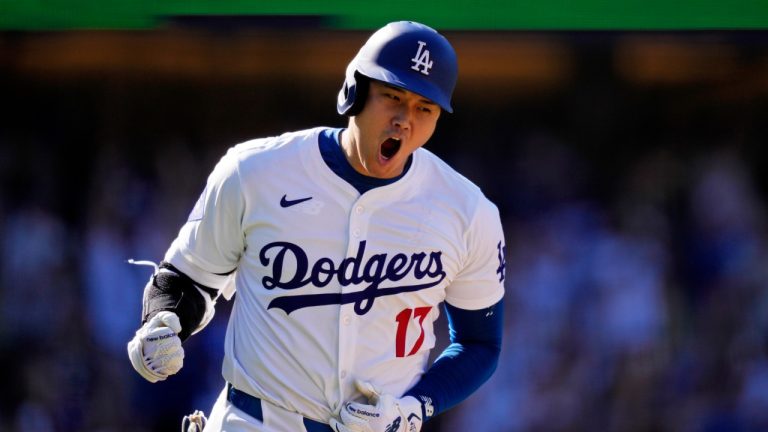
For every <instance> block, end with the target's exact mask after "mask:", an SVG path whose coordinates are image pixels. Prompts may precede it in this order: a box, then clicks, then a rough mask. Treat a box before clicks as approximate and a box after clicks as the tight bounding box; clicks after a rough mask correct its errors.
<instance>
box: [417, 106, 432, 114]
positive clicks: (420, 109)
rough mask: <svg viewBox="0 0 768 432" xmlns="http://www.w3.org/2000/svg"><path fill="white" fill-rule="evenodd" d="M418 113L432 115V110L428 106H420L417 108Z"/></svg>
mask: <svg viewBox="0 0 768 432" xmlns="http://www.w3.org/2000/svg"><path fill="white" fill-rule="evenodd" d="M419 111H421V112H423V113H425V114H431V113H432V108H430V107H428V106H421V107H419Z"/></svg>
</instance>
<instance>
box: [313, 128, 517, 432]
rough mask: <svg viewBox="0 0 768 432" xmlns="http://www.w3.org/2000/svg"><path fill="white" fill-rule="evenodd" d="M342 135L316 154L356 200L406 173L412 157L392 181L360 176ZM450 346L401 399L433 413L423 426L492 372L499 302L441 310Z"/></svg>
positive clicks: (326, 139)
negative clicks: (428, 406) (356, 195)
mask: <svg viewBox="0 0 768 432" xmlns="http://www.w3.org/2000/svg"><path fill="white" fill-rule="evenodd" d="M341 131H342V129H330V128H329V129H326V130H324V131H323V132H321V133H320V137H319V140H318V141H319V145H320V153H321V155H322V156H323V160H324V161H325V163H326V164H327V165H328V167H329V168H330V169H331V170H332V171H333V172H334V173H336V175H338V176H339V177H341V178H342V179H344V180H345V181H347V182H348V183H349V184H351V185H352V186H354V187H355V189H357V191H358V192H360V194H363V193H365V192H367V191H369V190H371V189H373V188H376V187H379V186H385V185H388V184H391V183H393V182H396V181H397V180H399V179H400V178H401V177H402V176H404V175H405V173H406V172H408V169H409V168H410V166H411V159H412V157H409V158H408V162H407V163H406V165H405V169H404V170H403V173H402V174H400V175H399V176H397V177H395V178H391V179H379V178H374V177H368V176H366V175H363V174H360V173H358V172H357V171H355V169H354V168H353V167H352V165H350V163H349V161H348V160H347V158H346V156H345V155H344V152H343V150H342V149H341V144H340V141H339V137H340V133H341ZM444 309H445V313H446V317H447V319H448V328H449V331H450V340H451V344H450V345H449V346H448V347H447V348H446V349H445V350H444V351H443V352H442V353H441V354H440V356H439V357H438V358H437V360H435V362H434V363H433V364H432V365H431V366H430V367H429V369H428V370H427V371H426V372H425V373H424V375H422V377H421V379H420V380H419V382H418V383H416V385H415V386H413V388H411V389H410V390H408V391H407V392H406V393H405V394H404V395H403V396H413V397H415V398H416V399H418V400H419V401H421V402H422V404H424V403H425V401H426V400H429V403H430V404H431V405H432V408H433V409H434V412H433V413H432V415H431V416H427V415H426V409H422V414H423V415H424V416H425V421H426V420H428V419H429V417H433V416H435V415H437V414H439V413H441V412H443V411H445V410H447V409H449V408H451V407H453V406H454V405H456V404H458V403H459V402H461V401H463V400H464V399H466V398H467V397H469V395H471V394H472V393H473V392H474V391H475V390H477V389H478V387H480V385H482V384H483V383H484V382H485V381H487V380H488V378H490V376H491V375H492V374H493V372H494V371H495V370H496V366H497V364H498V359H499V353H500V352H501V334H502V329H503V315H504V308H503V303H502V301H499V302H498V303H496V304H495V305H493V306H491V307H489V308H485V309H480V310H467V309H460V308H457V307H454V306H451V305H449V304H447V303H445V304H444Z"/></svg>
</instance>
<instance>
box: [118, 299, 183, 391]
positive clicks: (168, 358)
mask: <svg viewBox="0 0 768 432" xmlns="http://www.w3.org/2000/svg"><path fill="white" fill-rule="evenodd" d="M180 331H181V324H180V323H179V317H178V316H176V314H175V313H173V312H168V311H163V312H159V313H158V314H157V315H155V316H154V317H152V319H150V320H149V321H147V323H146V324H144V325H143V326H142V327H141V328H140V329H138V330H137V331H136V335H135V336H134V337H133V339H131V341H130V342H128V358H129V359H130V360H131V365H133V368H134V369H136V372H138V373H139V375H141V376H143V377H144V378H145V379H146V380H147V381H149V382H152V383H154V382H158V381H162V380H164V379H166V378H168V377H169V376H171V375H173V374H175V373H176V372H178V371H179V370H181V367H182V366H183V365H184V348H182V347H181V339H179V336H178V334H179V332H180Z"/></svg>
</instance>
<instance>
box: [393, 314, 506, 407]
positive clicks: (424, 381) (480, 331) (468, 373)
mask: <svg viewBox="0 0 768 432" xmlns="http://www.w3.org/2000/svg"><path fill="white" fill-rule="evenodd" d="M503 306H504V303H503V300H502V301H499V302H498V303H496V304H495V305H493V306H491V307H489V308H483V309H479V310H467V309H460V308H457V307H455V306H451V305H450V304H447V303H446V304H445V312H446V317H447V319H448V325H449V329H450V341H451V344H450V345H449V346H448V347H447V348H446V349H445V350H444V351H443V352H442V353H441V354H440V356H439V357H438V358H437V360H435V362H434V363H433V364H432V366H431V367H430V368H429V369H428V370H427V371H426V373H424V375H422V377H421V379H420V380H419V382H418V383H416V385H415V386H414V387H413V388H411V389H410V390H408V391H407V392H406V393H405V395H404V396H413V397H415V398H416V399H417V400H419V401H420V402H421V403H422V405H423V408H424V411H423V415H424V419H425V420H429V418H431V417H433V416H435V415H437V414H440V413H441V412H444V411H445V410H447V409H449V408H451V407H453V406H454V405H456V404H458V403H459V402H461V401H463V400H464V399H466V398H467V397H469V396H470V395H471V394H472V393H474V392H475V390H477V389H478V388H479V387H480V386H481V385H482V384H483V383H484V382H486V381H487V380H488V378H490V377H491V375H493V372H494V371H495V370H496V366H497V365H498V361H499V354H500V352H501V339H502V333H503V328H504V307H503Z"/></svg>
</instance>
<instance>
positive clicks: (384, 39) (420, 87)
mask: <svg viewBox="0 0 768 432" xmlns="http://www.w3.org/2000/svg"><path fill="white" fill-rule="evenodd" d="M457 78H458V62H457V59H456V52H455V51H454V49H453V47H452V46H451V44H450V43H449V42H448V40H447V39H446V38H445V37H443V36H442V35H441V34H440V33H438V32H437V31H435V30H434V29H432V28H431V27H428V26H426V25H424V24H420V23H416V22H412V21H398V22H393V23H389V24H387V25H386V26H384V27H382V28H381V29H379V30H378V31H376V32H375V33H374V34H373V35H371V37H370V38H369V39H368V41H366V43H365V44H364V45H363V46H362V48H360V51H358V53H357V55H356V56H355V57H354V58H353V59H352V61H351V62H350V63H349V65H348V66H347V70H346V75H345V79H344V85H343V86H342V87H341V90H340V91H339V95H338V98H337V101H336V109H337V111H338V112H339V114H341V115H347V116H353V115H356V114H358V113H360V111H362V109H363V106H364V105H365V100H366V97H367V90H368V86H369V81H370V80H377V81H381V82H385V83H387V84H390V85H393V86H396V87H400V88H402V89H405V90H408V91H411V92H414V93H416V94H419V95H421V96H423V97H425V98H427V99H429V100H431V101H432V102H434V103H436V104H437V105H439V106H440V107H441V108H442V109H443V110H445V111H448V112H453V107H452V106H451V96H452V94H453V89H454V87H456V79H457Z"/></svg>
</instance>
